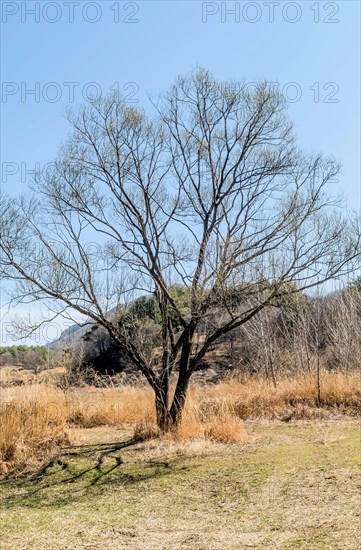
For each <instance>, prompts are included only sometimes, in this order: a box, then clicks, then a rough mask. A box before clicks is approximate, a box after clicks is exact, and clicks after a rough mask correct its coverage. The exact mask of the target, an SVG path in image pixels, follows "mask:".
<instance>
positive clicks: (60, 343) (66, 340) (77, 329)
mask: <svg viewBox="0 0 361 550" xmlns="http://www.w3.org/2000/svg"><path fill="white" fill-rule="evenodd" d="M87 330H89V324H86V325H85V326H84V325H83V324H82V325H79V324H77V323H75V324H74V325H71V326H70V327H67V328H66V329H65V330H63V332H62V333H61V334H60V336H59V338H57V339H56V340H54V341H53V342H51V343H50V344H49V348H50V349H51V348H53V349H61V348H69V347H72V346H75V345H77V344H78V343H79V341H80V339H81V337H82V336H83V335H84V334H85V333H86V331H87Z"/></svg>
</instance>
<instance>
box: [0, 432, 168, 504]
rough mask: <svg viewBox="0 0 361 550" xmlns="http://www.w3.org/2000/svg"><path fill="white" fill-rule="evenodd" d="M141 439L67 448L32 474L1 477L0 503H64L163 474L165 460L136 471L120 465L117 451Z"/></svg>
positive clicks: (120, 460)
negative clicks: (110, 487)
mask: <svg viewBox="0 0 361 550" xmlns="http://www.w3.org/2000/svg"><path fill="white" fill-rule="evenodd" d="M140 442H141V440H140V439H131V440H129V441H123V442H114V443H96V444H86V445H76V446H71V447H67V448H65V449H64V450H62V451H61V452H60V453H59V454H58V455H57V456H56V457H54V458H52V460H50V461H49V462H47V463H46V464H44V465H43V466H42V467H41V468H40V469H39V470H38V471H36V472H35V473H33V474H31V475H24V476H22V477H20V478H8V479H5V480H2V481H1V482H0V493H2V494H3V496H2V498H1V502H2V506H4V507H12V506H16V505H19V504H20V505H22V506H42V507H44V506H52V507H54V506H64V505H66V504H69V503H70V502H72V501H74V500H76V499H77V498H81V497H83V496H86V494H87V493H89V492H91V491H97V490H98V492H99V493H101V492H102V489H104V488H105V487H104V486H107V488H108V487H109V484H114V485H117V486H119V485H123V486H126V485H128V486H131V485H135V484H137V483H138V482H140V481H146V480H147V479H151V478H153V477H157V476H159V475H162V474H163V473H166V471H167V470H169V468H168V467H169V463H166V462H160V463H149V464H148V465H147V466H148V468H147V467H144V468H142V469H141V470H140V471H139V472H135V473H134V472H129V471H128V472H127V471H122V469H121V466H123V465H124V466H129V465H126V464H125V463H124V461H123V459H122V457H121V456H120V455H119V454H118V452H119V451H121V450H122V449H126V448H128V447H131V446H134V445H136V444H138V443H140ZM128 469H129V468H128ZM117 472H119V473H118V474H117V476H116V477H114V475H112V474H114V473H117Z"/></svg>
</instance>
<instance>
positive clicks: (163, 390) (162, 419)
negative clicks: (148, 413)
mask: <svg viewBox="0 0 361 550" xmlns="http://www.w3.org/2000/svg"><path fill="white" fill-rule="evenodd" d="M155 411H156V417H157V426H158V428H159V429H160V431H161V432H162V433H165V432H167V431H168V430H170V428H171V427H172V421H171V415H170V411H169V388H168V383H167V381H163V382H162V384H161V386H160V387H159V388H157V389H156V390H155Z"/></svg>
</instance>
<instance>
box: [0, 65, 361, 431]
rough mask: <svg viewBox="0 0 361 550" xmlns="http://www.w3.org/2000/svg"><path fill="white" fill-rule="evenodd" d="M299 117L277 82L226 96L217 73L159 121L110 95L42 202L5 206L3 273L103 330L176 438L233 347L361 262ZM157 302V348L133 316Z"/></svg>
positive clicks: (158, 112)
mask: <svg viewBox="0 0 361 550" xmlns="http://www.w3.org/2000/svg"><path fill="white" fill-rule="evenodd" d="M285 106H286V105H285V101H284V98H283V97H282V96H281V95H280V94H279V93H278V92H276V91H275V90H274V88H273V87H270V86H269V85H267V84H266V83H263V82H259V84H258V85H257V86H256V88H255V89H254V90H253V91H249V89H248V88H247V86H246V85H244V86H241V85H239V83H238V84H237V85H233V84H232V82H230V83H228V84H227V86H224V83H223V84H222V83H219V82H217V81H216V80H215V79H214V78H213V77H212V75H210V74H209V72H208V71H205V70H202V69H201V70H197V71H195V72H193V73H191V74H189V75H187V76H186V77H184V78H179V79H178V80H177V81H176V83H175V85H174V86H173V87H172V88H171V89H170V90H169V92H168V93H166V94H165V95H163V96H162V97H160V98H159V99H158V100H157V101H155V102H154V101H153V102H151V105H150V107H149V113H148V114H147V113H146V112H145V111H143V110H140V109H135V108H130V107H129V106H127V105H126V104H125V103H124V102H123V101H122V99H121V98H119V97H116V96H112V97H109V98H106V99H104V98H103V99H100V100H97V101H94V102H93V103H92V104H91V105H90V106H87V107H85V108H83V109H82V110H80V111H78V112H77V113H75V114H72V113H69V121H70V123H71V126H72V134H71V136H70V137H69V140H68V142H67V143H66V144H65V145H64V146H63V147H62V149H61V150H60V152H59V155H58V157H57V158H56V160H55V162H54V164H53V167H52V169H50V170H48V171H47V174H46V175H43V176H42V177H41V178H40V179H39V181H38V184H37V186H36V187H35V192H34V193H33V194H32V196H31V197H30V198H27V199H25V198H17V199H10V198H8V197H3V199H2V221H1V245H0V246H1V251H2V257H1V266H2V273H3V276H4V277H7V278H10V279H13V280H15V281H16V282H17V283H18V284H17V291H16V296H17V300H18V301H27V300H45V299H47V300H48V302H49V311H53V315H54V316H55V315H59V314H61V315H69V314H70V313H69V312H71V311H76V312H78V313H80V314H82V315H83V316H84V318H85V319H87V320H91V321H94V322H96V323H98V324H99V325H100V326H102V327H104V328H105V329H106V330H107V331H108V333H109V334H110V336H111V338H112V339H113V340H114V341H115V342H116V343H117V344H118V345H119V346H120V347H121V348H122V349H123V350H124V352H125V353H126V354H127V356H128V357H129V359H130V360H131V361H132V363H133V364H134V365H135V366H136V367H137V368H138V369H139V370H140V371H141V372H142V373H143V374H144V376H145V377H146V379H147V380H148V382H149V384H150V385H151V387H152V388H153V390H154V392H155V402H156V412H157V422H158V425H159V427H160V428H161V430H167V429H169V428H170V427H171V426H172V425H174V424H175V423H177V422H178V421H179V419H180V417H181V412H182V410H183V407H184V403H185V399H186V395H187V388H188V385H189V380H190V378H191V375H192V373H193V372H194V371H195V369H196V368H197V366H198V365H199V364H200V362H201V360H202V358H203V357H204V356H205V354H206V352H207V350H208V349H209V348H210V346H212V345H213V344H214V342H215V341H216V340H217V339H218V338H219V337H220V336H222V335H225V334H227V333H229V332H230V331H232V330H234V329H235V328H237V327H240V326H241V325H243V324H244V323H247V322H248V321H249V320H250V319H252V318H253V317H254V316H255V315H257V314H258V313H259V312H260V311H261V310H262V309H263V308H265V307H267V306H269V305H271V304H272V302H273V301H274V300H278V299H280V297H281V296H282V295H283V294H289V293H293V292H297V291H300V290H307V289H310V288H312V287H315V286H317V285H320V284H322V283H323V282H325V281H327V280H329V279H332V278H335V277H339V276H341V275H342V274H345V273H349V272H350V271H351V270H352V269H354V268H355V264H356V263H357V265H359V262H360V222H359V220H358V219H357V217H356V215H354V216H352V217H351V216H348V219H346V217H345V216H343V215H342V211H341V210H337V201H335V200H332V199H330V198H329V197H328V196H327V193H326V186H327V183H328V182H329V180H330V179H332V178H334V177H335V175H336V174H337V173H338V171H339V166H338V165H337V163H335V162H334V161H333V160H332V159H324V158H322V157H321V156H312V157H308V156H307V155H304V154H302V153H301V152H300V151H299V150H298V149H297V147H296V143H295V139H294V137H293V132H292V127H291V124H290V122H289V120H288V118H287V116H286V114H285ZM152 111H154V114H152ZM90 241H95V242H96V243H97V246H89V244H87V243H89V242H90ZM289 283H293V284H292V285H290V284H289ZM174 285H182V286H184V287H186V288H187V289H188V292H189V308H188V309H186V310H184V309H182V308H181V307H179V303H178V302H177V300H176V299H175V298H174V294H173V293H172V292H171V289H172V288H174ZM235 289H236V290H237V292H238V293H239V294H240V295H241V296H242V299H241V300H239V302H238V303H237V304H236V305H235V304H234V301H233V298H232V297H233V296H234V291H235ZM144 292H152V293H155V296H156V299H157V302H158V304H159V310H160V316H161V322H160V324H159V325H158V332H157V335H156V338H155V335H154V326H152V327H149V326H147V325H146V324H144V323H139V322H137V320H136V319H134V318H131V315H130V314H129V304H131V303H132V300H134V297H136V296H138V295H139V294H140V293H144ZM200 327H203V329H204V335H203V339H202V340H201V344H199V343H198V346H197V347H196V346H195V345H194V342H195V339H196V338H199V330H200ZM149 338H150V340H151V341H152V342H153V343H152V345H148V343H147V342H148V341H149ZM154 341H156V343H157V344H158V348H159V347H161V354H160V355H159V352H157V350H156V349H155V347H154ZM174 369H176V373H177V381H176V387H175V392H174V395H173V396H172V397H171V396H170V395H169V394H170V388H169V386H170V376H171V373H172V371H173V370H174Z"/></svg>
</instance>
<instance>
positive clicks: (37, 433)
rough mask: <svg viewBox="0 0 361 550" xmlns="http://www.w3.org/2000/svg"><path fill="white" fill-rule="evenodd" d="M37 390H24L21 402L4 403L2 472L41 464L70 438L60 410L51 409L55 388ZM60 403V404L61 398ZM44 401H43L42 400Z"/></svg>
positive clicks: (1, 409) (0, 419)
mask: <svg viewBox="0 0 361 550" xmlns="http://www.w3.org/2000/svg"><path fill="white" fill-rule="evenodd" d="M39 390H40V388H39V387H38V391H37V392H35V393H37V395H34V392H33V391H29V389H28V388H27V390H26V391H24V388H22V391H21V401H19V400H17V399H13V400H12V401H8V402H7V401H2V403H1V406H0V423H1V437H0V473H2V474H5V475H6V474H8V473H9V472H16V471H20V470H21V471H24V470H28V469H32V468H34V467H35V466H37V465H39V463H41V462H42V461H43V460H44V458H46V457H48V456H49V455H51V454H53V453H55V452H56V451H57V450H59V449H60V448H61V447H63V446H65V445H69V444H70V443H71V438H70V436H69V431H68V429H67V424H66V419H65V418H64V415H63V410H62V409H61V408H52V406H51V405H52V401H51V400H49V393H50V394H52V393H53V392H54V393H56V394H57V393H58V392H55V391H54V390H53V389H50V388H48V389H47V391H45V388H41V390H40V391H39ZM56 397H57V400H58V401H57V402H58V403H60V402H61V399H59V395H57V396H56ZM39 398H41V399H39Z"/></svg>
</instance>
